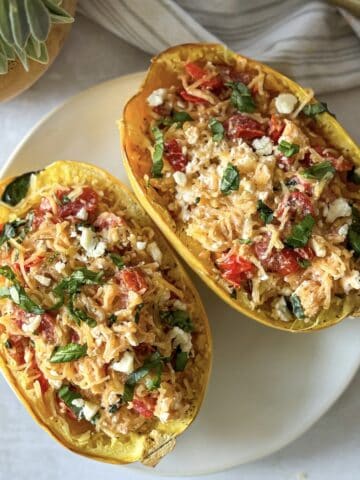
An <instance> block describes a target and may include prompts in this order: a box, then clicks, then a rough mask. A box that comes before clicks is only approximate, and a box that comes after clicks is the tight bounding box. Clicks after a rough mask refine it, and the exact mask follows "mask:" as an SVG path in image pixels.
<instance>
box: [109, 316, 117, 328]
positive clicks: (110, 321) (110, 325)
mask: <svg viewBox="0 0 360 480" xmlns="http://www.w3.org/2000/svg"><path fill="white" fill-rule="evenodd" d="M116 320H117V317H116V315H115V314H114V313H112V314H111V315H110V317H109V319H108V322H107V325H108V327H109V328H111V327H112V326H113V325H114V323H116Z"/></svg>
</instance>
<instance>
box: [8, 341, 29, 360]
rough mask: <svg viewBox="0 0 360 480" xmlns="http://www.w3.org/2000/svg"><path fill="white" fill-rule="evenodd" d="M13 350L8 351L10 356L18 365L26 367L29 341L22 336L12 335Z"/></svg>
mask: <svg viewBox="0 0 360 480" xmlns="http://www.w3.org/2000/svg"><path fill="white" fill-rule="evenodd" d="M9 340H10V343H11V348H10V349H9V350H8V352H9V355H10V356H11V358H12V359H13V360H15V363H16V365H24V363H25V356H24V355H25V346H26V345H27V343H28V339H26V338H25V337H22V336H20V335H11V336H10V337H9Z"/></svg>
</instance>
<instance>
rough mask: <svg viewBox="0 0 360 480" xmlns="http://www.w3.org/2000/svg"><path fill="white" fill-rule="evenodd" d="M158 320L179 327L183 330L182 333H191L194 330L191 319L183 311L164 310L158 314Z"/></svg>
mask: <svg viewBox="0 0 360 480" xmlns="http://www.w3.org/2000/svg"><path fill="white" fill-rule="evenodd" d="M160 318H161V320H162V321H163V322H165V323H166V324H167V325H169V326H171V327H179V328H181V329H182V330H184V332H192V331H193V330H194V325H193V323H192V321H191V318H190V316H189V314H188V313H187V312H185V311H184V310H166V311H163V312H160Z"/></svg>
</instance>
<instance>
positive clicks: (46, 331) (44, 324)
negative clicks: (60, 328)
mask: <svg viewBox="0 0 360 480" xmlns="http://www.w3.org/2000/svg"><path fill="white" fill-rule="evenodd" d="M37 333H39V334H40V335H42V336H43V337H44V339H45V341H46V342H49V343H54V341H55V318H54V316H53V315H51V314H50V313H44V314H43V315H41V322H40V325H39V328H38V330H37Z"/></svg>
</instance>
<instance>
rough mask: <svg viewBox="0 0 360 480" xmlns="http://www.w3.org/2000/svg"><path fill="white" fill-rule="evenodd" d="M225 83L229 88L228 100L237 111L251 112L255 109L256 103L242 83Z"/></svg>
mask: <svg viewBox="0 0 360 480" xmlns="http://www.w3.org/2000/svg"><path fill="white" fill-rule="evenodd" d="M225 85H226V86H227V87H230V88H231V90H232V92H231V96H230V101H231V103H232V104H233V106H234V107H235V108H236V109H237V110H239V112H247V113H252V112H254V111H255V109H256V105H255V102H254V99H253V98H252V95H251V92H250V90H249V89H248V87H247V86H246V85H245V84H244V83H241V82H227V83H225Z"/></svg>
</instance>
